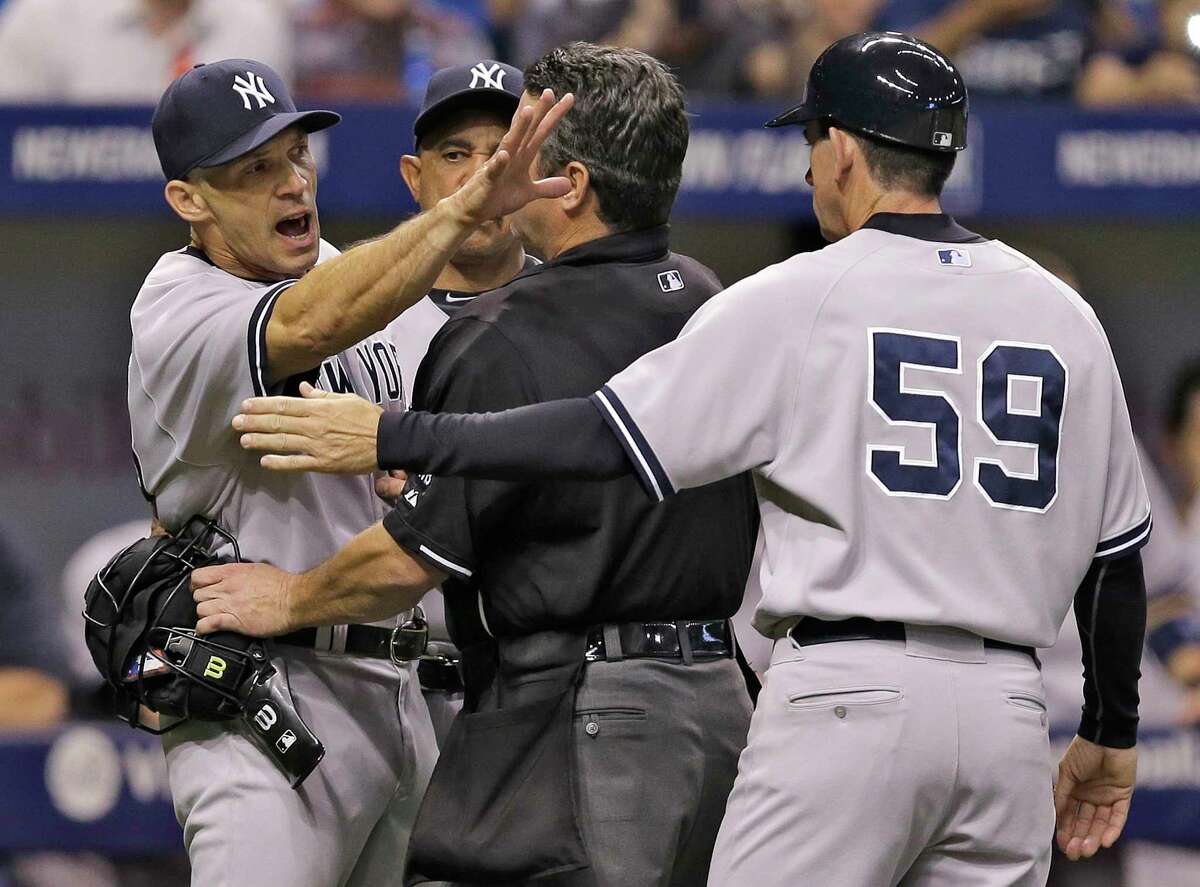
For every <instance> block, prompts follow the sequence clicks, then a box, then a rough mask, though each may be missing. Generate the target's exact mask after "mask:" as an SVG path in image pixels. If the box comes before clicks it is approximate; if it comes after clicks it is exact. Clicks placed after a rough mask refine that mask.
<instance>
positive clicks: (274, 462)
mask: <svg viewBox="0 0 1200 887" xmlns="http://www.w3.org/2000/svg"><path fill="white" fill-rule="evenodd" d="M258 464H259V465H261V466H262V467H263V468H267V469H269V470H271V471H320V472H325V473H328V474H338V473H339V472H337V471H329V467H330V466H328V465H326V464H325V463H323V462H321V461H320V460H319V459H317V457H316V456H307V455H292V456H279V455H275V454H271V455H267V456H263V457H262V458H261V459H259V460H258ZM349 473H353V472H349Z"/></svg>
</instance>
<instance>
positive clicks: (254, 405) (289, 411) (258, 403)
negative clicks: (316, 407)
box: [240, 397, 313, 416]
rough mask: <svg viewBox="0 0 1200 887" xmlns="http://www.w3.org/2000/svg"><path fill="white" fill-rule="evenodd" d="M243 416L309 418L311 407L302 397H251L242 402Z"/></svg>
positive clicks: (311, 411)
mask: <svg viewBox="0 0 1200 887" xmlns="http://www.w3.org/2000/svg"><path fill="white" fill-rule="evenodd" d="M240 411H241V412H242V413H243V414H257V413H278V414H280V415H282V416H311V415H312V413H313V405H312V404H310V403H309V402H308V401H307V400H305V399H304V398H303V397H251V398H248V399H246V400H243V401H242V406H241V410H240Z"/></svg>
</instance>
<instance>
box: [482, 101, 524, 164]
mask: <svg viewBox="0 0 1200 887" xmlns="http://www.w3.org/2000/svg"><path fill="white" fill-rule="evenodd" d="M533 115H534V109H533V108H530V107H528V106H526V107H524V108H519V109H518V110H517V113H516V114H514V115H513V119H512V123H510V124H509V126H508V132H506V133H505V134H504V137H503V138H502V139H500V146H499V147H498V148H497V149H496V154H499V153H500V152H501V151H505V152H507V153H508V154H510V155H511V154H512V153H513V151H515V150H516V149H517V148H518V147H519V146H520V144H521V142H523V141H524V140H525V135H526V134H527V133H528V132H529V131H530V130H531V128H532V127H533ZM492 159H493V160H494V159H495V157H494V156H493V158H492Z"/></svg>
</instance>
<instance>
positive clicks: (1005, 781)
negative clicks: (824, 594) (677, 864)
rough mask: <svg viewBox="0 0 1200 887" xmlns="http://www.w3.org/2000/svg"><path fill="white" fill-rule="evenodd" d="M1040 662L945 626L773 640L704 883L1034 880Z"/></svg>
mask: <svg viewBox="0 0 1200 887" xmlns="http://www.w3.org/2000/svg"><path fill="white" fill-rule="evenodd" d="M1053 832H1054V805H1053V792H1052V771H1051V760H1050V748H1049V737H1048V731H1047V718H1046V710H1045V702H1044V695H1043V691H1042V681H1041V674H1040V672H1039V671H1038V668H1037V666H1036V664H1035V663H1034V661H1033V659H1032V658H1030V657H1029V656H1027V655H1025V654H1023V653H1020V652H1017V651H1012V650H996V649H985V648H984V646H983V642H982V640H981V639H980V638H978V637H977V636H974V635H971V634H968V633H966V632H959V631H956V630H953V629H935V628H919V627H912V626H910V627H909V630H908V640H907V641H906V642H900V641H877V640H861V641H841V642H835V643H825V644H809V645H806V646H800V645H798V644H796V643H795V642H794V641H792V640H791V639H790V638H785V639H781V640H778V641H776V642H775V646H774V650H773V652H772V656H771V666H770V668H769V670H768V671H767V674H766V680H765V682H764V685H763V690H762V693H761V695H760V696H759V699H758V706H757V709H756V711H755V713H754V718H753V720H752V722H751V726H750V736H749V742H748V745H747V747H746V751H745V752H744V753H743V754H742V757H741V760H740V761H739V763H738V775H737V781H736V782H735V784H734V788H733V791H732V793H731V794H730V797H729V804H728V807H727V810H726V814H725V820H724V822H723V823H722V824H721V831H720V835H719V836H718V838H717V844H716V848H715V850H714V852H713V862H712V869H711V872H710V874H709V878H708V884H709V887H801V885H811V887H888V885H893V887H894V885H903V887H1041V885H1044V884H1045V883H1046V876H1047V873H1048V870H1049V866H1050V846H1051V840H1052V838H1053Z"/></svg>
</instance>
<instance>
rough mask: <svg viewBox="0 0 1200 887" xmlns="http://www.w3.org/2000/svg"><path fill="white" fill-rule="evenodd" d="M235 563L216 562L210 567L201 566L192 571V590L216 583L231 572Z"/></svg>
mask: <svg viewBox="0 0 1200 887" xmlns="http://www.w3.org/2000/svg"><path fill="white" fill-rule="evenodd" d="M236 566H237V564H217V565H215V566H212V567H201V568H200V569H199V570H193V571H192V590H193V591H195V590H197V589H201V588H206V587H208V586H210V585H216V584H217V583H218V582H220V581H221V580H222V579H224V578H225V577H226V576H228V575H229V574H230V573H232V572H233V570H232V569H231V568H232V567H236Z"/></svg>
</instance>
